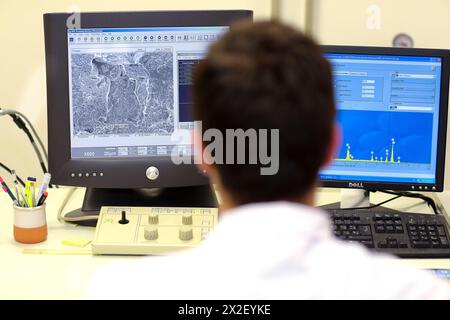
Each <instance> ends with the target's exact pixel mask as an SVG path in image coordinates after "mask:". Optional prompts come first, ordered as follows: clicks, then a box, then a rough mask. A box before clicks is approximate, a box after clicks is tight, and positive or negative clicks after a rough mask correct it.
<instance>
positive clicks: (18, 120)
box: [0, 108, 58, 188]
mask: <svg viewBox="0 0 450 320" xmlns="http://www.w3.org/2000/svg"><path fill="white" fill-rule="evenodd" d="M2 115H9V116H10V117H11V118H12V119H13V121H14V123H15V124H16V126H17V127H18V128H19V129H21V130H23V131H24V132H25V134H26V135H27V137H28V139H29V140H30V143H31V145H32V146H33V149H34V151H35V153H36V155H37V157H38V160H39V164H40V166H41V169H42V171H43V172H44V173H47V172H48V169H47V167H46V165H45V161H44V159H43V158H42V154H41V151H40V150H39V148H38V146H37V145H36V142H35V141H34V138H33V135H32V134H31V133H30V130H29V129H28V127H27V125H26V124H25V122H24V121H23V119H24V120H25V121H26V123H27V124H28V126H29V127H30V128H31V131H32V132H33V134H34V136H35V138H36V140H37V141H38V143H39V145H40V147H41V149H42V153H43V154H44V157H45V159H46V162H47V164H48V154H47V150H46V149H45V146H44V144H43V143H42V140H41V138H40V137H39V135H38V134H37V132H36V129H35V128H34V126H33V124H32V123H31V121H30V120H29V119H28V118H27V117H26V116H25V115H24V114H23V113H21V112H18V111H15V110H8V109H1V108H0V116H2ZM22 118H23V119H22ZM54 186H55V187H56V188H58V186H57V185H52V184H50V185H49V187H50V188H53V187H54Z"/></svg>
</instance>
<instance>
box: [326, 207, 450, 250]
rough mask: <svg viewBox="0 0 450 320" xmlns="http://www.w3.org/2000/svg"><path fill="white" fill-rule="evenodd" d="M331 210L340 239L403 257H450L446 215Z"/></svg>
mask: <svg viewBox="0 0 450 320" xmlns="http://www.w3.org/2000/svg"><path fill="white" fill-rule="evenodd" d="M327 211H328V212H329V213H330V214H331V220H332V223H333V232H334V234H335V236H336V237H338V238H339V239H342V240H346V241H353V242H358V243H362V244H363V245H365V246H366V247H368V248H370V249H371V250H374V251H378V252H385V253H391V254H394V255H396V256H399V257H402V258H450V244H449V229H448V225H447V223H446V221H445V218H444V216H442V215H431V214H417V213H402V212H400V213H377V212H374V211H372V210H371V211H369V210H327Z"/></svg>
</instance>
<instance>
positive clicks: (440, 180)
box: [320, 45, 450, 192]
mask: <svg viewBox="0 0 450 320" xmlns="http://www.w3.org/2000/svg"><path fill="white" fill-rule="evenodd" d="M321 48H322V51H323V52H324V53H325V54H327V53H338V54H339V53H342V54H364V55H388V56H389V55H395V56H417V57H430V58H433V57H436V58H442V73H441V88H440V89H441V90H440V106H439V128H438V141H437V160H436V182H435V183H433V184H427V183H400V182H384V181H379V182H377V181H360V180H326V179H323V180H322V179H320V183H321V186H323V187H330V188H350V189H364V190H374V191H376V190H396V191H425V192H426V191H432V192H441V191H443V189H444V171H445V153H446V140H447V114H448V93H449V74H450V51H449V50H444V49H419V48H392V47H362V46H334V45H323V46H321Z"/></svg>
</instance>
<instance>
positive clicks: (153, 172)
mask: <svg viewBox="0 0 450 320" xmlns="http://www.w3.org/2000/svg"><path fill="white" fill-rule="evenodd" d="M145 175H146V176H147V178H148V179H149V180H156V179H158V177H159V170H158V168H156V167H148V168H147V171H145Z"/></svg>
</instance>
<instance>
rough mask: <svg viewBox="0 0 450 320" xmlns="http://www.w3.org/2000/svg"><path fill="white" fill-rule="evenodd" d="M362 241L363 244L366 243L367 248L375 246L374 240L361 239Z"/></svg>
mask: <svg viewBox="0 0 450 320" xmlns="http://www.w3.org/2000/svg"><path fill="white" fill-rule="evenodd" d="M361 243H362V244H363V245H365V246H366V247H367V248H374V245H373V241H365V240H364V241H361Z"/></svg>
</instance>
